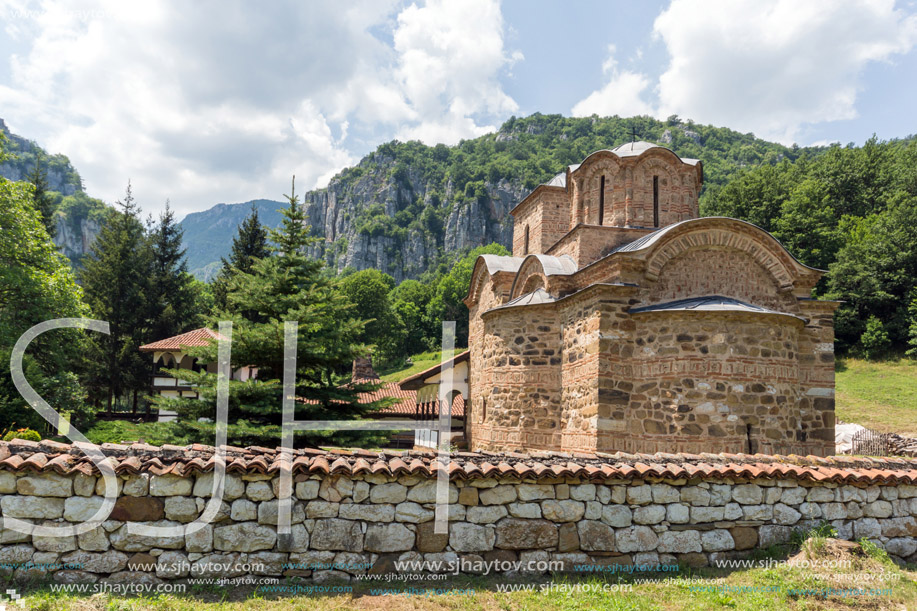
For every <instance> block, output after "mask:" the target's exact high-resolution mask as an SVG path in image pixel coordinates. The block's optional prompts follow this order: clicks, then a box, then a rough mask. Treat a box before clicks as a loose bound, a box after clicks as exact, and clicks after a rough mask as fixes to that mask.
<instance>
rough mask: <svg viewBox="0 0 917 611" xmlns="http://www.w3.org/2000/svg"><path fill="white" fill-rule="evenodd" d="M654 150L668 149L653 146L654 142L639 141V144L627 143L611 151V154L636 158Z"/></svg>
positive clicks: (656, 145)
mask: <svg viewBox="0 0 917 611" xmlns="http://www.w3.org/2000/svg"><path fill="white" fill-rule="evenodd" d="M652 148H658V149H665V148H666V147H664V146H659V145H658V144H653V143H652V142H646V141H644V140H638V141H637V142H625V143H624V144H621V145H619V146H616V147H614V148H613V149H611V152H612V153H614V154H615V155H617V156H618V157H636V156H639V155H640V154H641V153H643V152H645V151H648V150H649V149H652ZM666 150H670V149H666Z"/></svg>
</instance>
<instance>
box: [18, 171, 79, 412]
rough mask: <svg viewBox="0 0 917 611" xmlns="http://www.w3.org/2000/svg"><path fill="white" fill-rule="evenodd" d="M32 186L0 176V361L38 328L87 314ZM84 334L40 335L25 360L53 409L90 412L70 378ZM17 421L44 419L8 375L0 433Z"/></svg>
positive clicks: (27, 370)
mask: <svg viewBox="0 0 917 611" xmlns="http://www.w3.org/2000/svg"><path fill="white" fill-rule="evenodd" d="M33 194H34V189H33V187H32V185H30V184H29V183H25V182H11V181H8V180H6V179H2V178H0V362H3V363H9V361H10V354H11V351H12V347H13V345H14V344H15V342H16V341H17V340H18V339H19V337H20V336H21V335H22V333H24V332H25V331H26V330H28V329H29V328H30V327H32V326H33V325H36V324H38V323H40V322H44V321H46V320H51V319H55V318H64V317H79V316H84V315H86V314H87V313H88V311H87V308H86V306H85V305H84V304H83V301H82V295H83V294H82V291H81V290H80V287H79V286H78V285H77V284H76V280H75V278H74V275H73V271H72V270H71V269H70V266H69V265H68V263H67V260H66V259H65V258H64V257H63V256H62V255H61V254H60V253H58V252H57V250H56V249H55V247H54V244H53V242H52V241H51V238H50V236H49V235H48V232H47V230H46V228H45V226H44V224H43V223H42V219H41V214H40V213H39V211H38V210H36V209H35V207H34V200H33ZM82 338H83V336H82V334H81V333H80V332H78V331H75V330H69V329H65V330H55V331H50V332H47V333H44V334H42V335H40V336H38V337H37V338H36V339H35V340H34V341H33V342H32V343H31V344H30V346H29V349H28V352H27V353H26V355H25V356H24V358H23V371H24V373H25V377H26V380H27V381H28V382H29V383H30V384H31V385H32V387H33V388H34V389H35V390H36V391H37V392H38V393H39V394H40V395H42V396H43V397H45V399H46V400H48V401H49V402H50V403H51V405H52V406H54V407H58V408H60V409H67V410H71V411H74V412H76V413H77V414H78V415H80V416H82V415H85V414H86V412H87V408H86V406H85V404H84V403H83V401H82V395H83V391H82V389H81V388H80V387H79V385H78V384H77V383H76V381H75V379H74V377H73V374H68V373H66V372H67V371H68V369H71V368H74V366H75V364H76V360H77V355H78V354H79V353H80V351H81V349H82ZM14 422H18V423H19V424H21V425H25V426H28V427H31V428H38V427H40V426H43V425H44V420H43V419H42V418H41V417H40V416H39V415H38V414H37V413H36V412H35V411H34V410H32V409H31V407H29V406H28V405H27V404H26V402H25V400H24V399H23V398H22V397H21V396H20V394H19V392H18V391H17V390H16V388H15V387H14V386H13V382H12V379H11V377H10V376H9V375H4V376H0V428H7V427H9V426H11V425H12V423H14Z"/></svg>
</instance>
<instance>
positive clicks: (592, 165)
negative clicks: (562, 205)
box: [577, 151, 622, 225]
mask: <svg viewBox="0 0 917 611" xmlns="http://www.w3.org/2000/svg"><path fill="white" fill-rule="evenodd" d="M621 170H622V165H621V160H620V158H619V157H618V156H617V155H615V154H614V153H612V152H611V151H598V152H596V153H593V154H592V155H590V156H589V157H588V158H587V159H586V161H584V162H583V165H582V166H580V167H579V168H578V169H577V174H578V176H577V178H578V179H579V180H580V181H581V182H580V183H579V184H580V185H582V193H581V194H580V197H582V199H583V207H584V221H585V222H586V223H588V224H592V225H596V224H598V209H599V200H598V190H599V188H600V186H599V185H600V184H601V183H600V178H599V176H601V175H603V174H604V175H605V176H606V181H605V191H606V192H611V191H612V190H613V189H614V184H615V183H616V182H619V181H620V174H621ZM612 207H613V202H612V197H610V196H606V198H605V220H606V221H607V220H609V219H611V218H612Z"/></svg>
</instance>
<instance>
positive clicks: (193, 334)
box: [139, 327, 222, 352]
mask: <svg viewBox="0 0 917 611" xmlns="http://www.w3.org/2000/svg"><path fill="white" fill-rule="evenodd" d="M221 337H222V336H221V335H220V334H219V333H217V332H216V331H213V330H212V329H208V328H207V327H201V328H200V329H194V330H193V331H188V332H187V333H182V334H181V335H176V336H175V337H167V338H166V339H161V340H158V341H155V342H152V343H150V344H145V345H143V346H140V348H139V349H140V351H141V352H155V351H157V350H181V348H182V346H188V347H191V348H197V347H199V346H206V345H208V344H209V343H210V340H212V339H220V338H221Z"/></svg>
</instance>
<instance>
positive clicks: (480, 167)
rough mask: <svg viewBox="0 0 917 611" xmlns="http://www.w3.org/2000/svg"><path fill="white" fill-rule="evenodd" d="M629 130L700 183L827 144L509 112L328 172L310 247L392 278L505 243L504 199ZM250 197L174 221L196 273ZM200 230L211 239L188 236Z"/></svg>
mask: <svg viewBox="0 0 917 611" xmlns="http://www.w3.org/2000/svg"><path fill="white" fill-rule="evenodd" d="M633 137H636V138H637V139H641V140H648V141H651V142H658V143H660V144H663V145H665V146H668V147H670V148H671V149H672V150H674V151H675V152H676V153H678V154H679V155H681V156H683V157H695V158H698V159H701V160H703V162H704V172H705V180H706V183H705V184H706V185H707V188H708V189H709V188H710V187H713V186H719V185H723V184H725V183H726V182H727V181H728V180H729V178H730V177H731V176H732V175H734V174H735V173H736V172H738V171H741V170H742V169H743V168H747V167H756V166H759V165H773V164H776V163H778V162H780V161H782V160H792V159H796V158H797V157H799V156H800V155H802V154H804V153H808V154H809V155H816V154H818V152H819V151H821V150H824V149H799V148H796V147H792V148H790V147H785V146H782V145H779V144H775V143H773V142H767V141H765V140H760V139H758V138H755V137H754V136H753V135H752V134H740V133H738V132H735V131H733V130H730V129H727V128H721V127H713V126H709V125H697V124H694V123H692V122H690V121H685V122H683V121H681V120H680V119H678V117H670V118H669V119H668V120H667V121H657V120H655V119H652V118H649V117H634V118H629V119H622V118H619V117H610V118H598V117H592V118H580V119H576V118H567V117H562V116H560V115H541V114H535V115H532V116H530V117H526V118H521V119H517V118H512V119H510V120H508V121H507V122H506V123H504V124H503V125H502V126H501V128H500V129H499V130H498V131H497V132H496V133H492V134H486V135H484V136H481V137H479V138H475V139H473V140H465V141H463V142H461V143H460V144H458V145H457V146H451V147H450V146H445V145H442V144H440V145H437V146H427V145H425V144H422V143H420V142H397V141H395V142H388V143H386V144H383V145H381V146H379V147H378V148H377V149H376V150H375V151H374V152H372V153H370V154H369V155H367V156H366V157H364V158H363V159H362V160H361V161H360V163H359V164H357V165H356V166H354V167H352V168H348V169H346V170H344V171H342V172H341V173H340V174H338V175H337V176H335V177H334V178H333V179H332V180H331V182H330V184H329V185H328V187H327V188H325V189H319V190H316V191H311V192H308V193H306V194H305V196H304V198H303V199H304V203H305V205H306V211H307V214H308V216H309V222H310V224H311V225H312V230H313V234H314V235H317V236H320V237H322V238H324V240H323V242H321V243H320V244H319V245H318V246H316V247H315V248H314V250H313V254H314V255H316V256H319V257H323V258H324V259H325V261H326V262H327V263H328V264H329V266H331V267H332V268H333V269H336V270H338V271H341V270H343V269H344V268H346V267H352V268H354V269H357V270H361V269H369V268H374V269H379V270H381V271H383V272H386V273H388V274H391V275H392V276H393V277H394V278H395V279H396V280H397V281H401V280H403V279H405V278H418V277H420V275H421V274H422V273H423V272H425V271H427V270H430V269H432V268H434V267H435V266H437V265H438V264H440V263H443V262H452V261H454V260H455V259H456V258H457V257H459V256H461V254H463V253H465V252H467V251H468V250H470V249H471V248H475V247H478V246H483V245H486V244H490V243H494V242H496V243H498V244H502V245H504V246H508V245H509V243H510V238H511V235H512V219H511V217H510V216H509V210H510V209H511V208H512V207H513V206H515V205H516V203H518V202H519V201H520V200H521V199H522V198H523V197H524V196H525V195H526V194H527V193H528V192H529V191H530V190H531V189H533V188H535V186H537V185H538V184H539V183H542V182H545V181H547V180H550V178H551V177H552V176H554V175H555V174H557V173H558V172H561V171H563V170H564V168H565V167H566V166H567V165H570V164H573V163H579V162H580V161H582V160H583V159H584V158H585V157H586V156H587V155H589V154H590V153H592V152H594V151H596V150H599V149H602V148H612V147H614V146H616V145H618V144H621V143H623V142H627V141H629V140H631V139H632V138H633ZM704 198H705V196H702V201H704ZM258 206H259V212H260V213H261V215H262V220H263V221H265V222H266V224H268V225H272V223H271V221H270V219H268V218H267V216H266V215H267V213H270V214H272V215H273V216H274V217H275V218H276V214H277V213H276V208H280V207H281V206H282V204H280V203H276V205H275V204H274V203H273V202H269V201H261V202H258ZM249 207H250V204H248V203H246V204H235V205H231V206H225V205H222V204H221V205H220V206H217V207H214V208H212V209H210V210H207V211H204V212H200V213H195V214H192V215H189V216H188V218H187V219H186V221H185V222H183V228H184V229H185V238H186V240H187V242H188V244H189V268H190V269H191V271H192V273H194V274H195V275H197V276H198V277H199V278H209V277H210V276H211V275H212V273H213V271H214V269H215V266H214V263H215V262H217V261H218V260H219V256H226V255H227V254H228V244H229V242H230V240H231V238H232V235H233V230H232V229H230V224H229V223H226V222H225V221H226V220H227V219H228V218H229V217H233V218H235V219H237V221H236V224H238V223H239V222H241V220H242V219H243V218H244V217H245V216H246V215H247V214H248V209H249ZM205 241H206V242H207V243H209V244H212V245H213V247H212V248H211V247H208V248H205V249H201V250H197V249H196V247H195V246H194V245H195V244H197V243H203V242H205ZM219 247H221V248H222V251H220V250H218V248H219ZM211 253H212V254H211Z"/></svg>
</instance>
